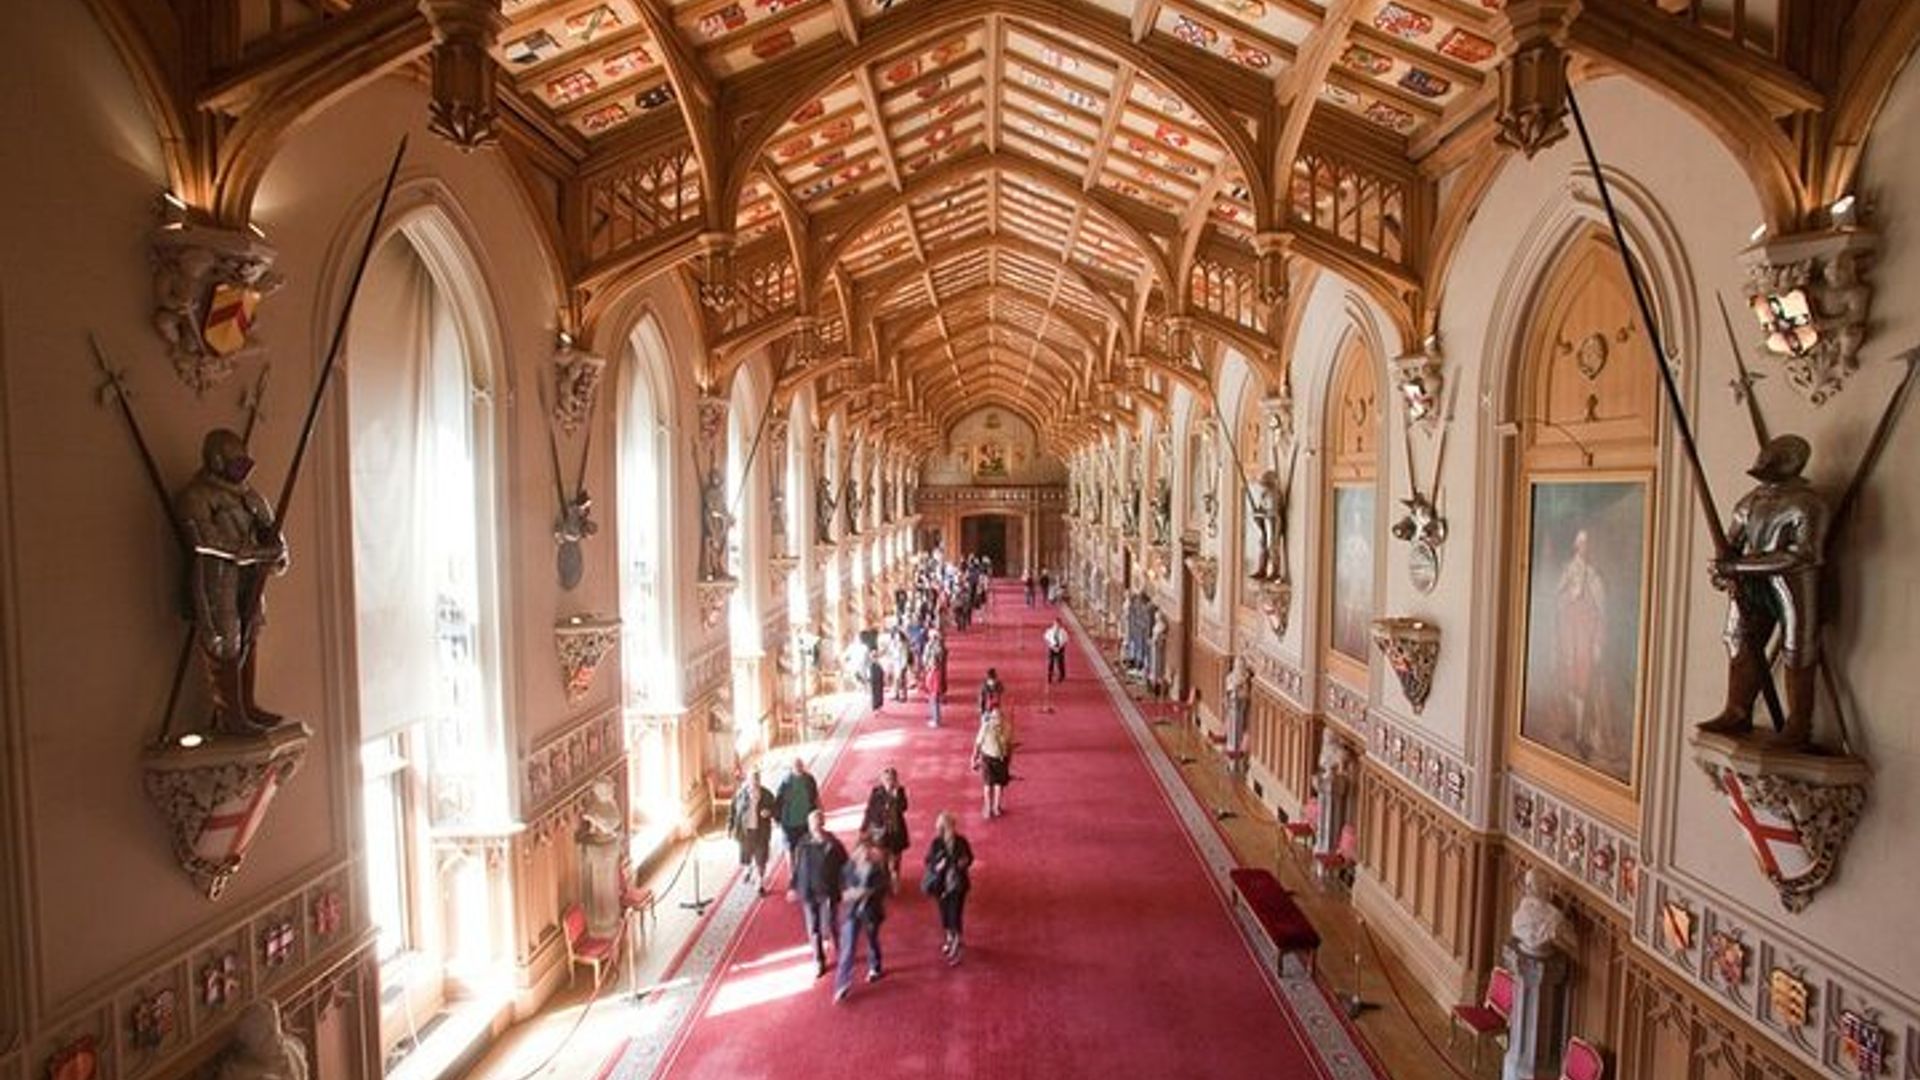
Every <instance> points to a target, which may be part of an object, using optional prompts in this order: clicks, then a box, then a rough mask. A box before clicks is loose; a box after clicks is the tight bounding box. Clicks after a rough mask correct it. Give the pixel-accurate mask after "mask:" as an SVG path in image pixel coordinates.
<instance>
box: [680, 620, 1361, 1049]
mask: <svg viewBox="0 0 1920 1080" xmlns="http://www.w3.org/2000/svg"><path fill="white" fill-rule="evenodd" d="M1047 615H1048V612H1047V609H1046V608H1044V607H1041V608H1037V609H1028V608H1027V607H1025V606H1024V605H1023V604H1022V603H1021V600H1020V595H1019V592H1018V590H1017V588H1010V587H1005V586H1003V587H1002V588H1001V589H1000V590H999V591H998V592H997V594H996V596H995V598H994V601H993V607H992V610H991V611H990V612H989V614H988V617H987V619H986V620H985V625H984V626H982V625H980V624H978V623H976V625H975V627H974V629H972V630H971V631H968V632H966V633H954V634H950V635H949V643H950V645H951V649H952V656H951V661H950V664H951V667H950V671H951V678H952V685H953V688H954V689H953V692H952V693H951V694H949V695H948V702H947V708H946V718H945V719H946V726H945V727H943V728H941V729H940V730H937V731H936V730H932V729H929V728H928V727H927V726H926V706H925V703H924V702H923V701H921V700H920V699H919V697H918V695H916V696H915V697H914V699H913V700H910V701H909V702H907V703H906V704H892V703H890V704H889V705H888V706H887V708H886V709H885V710H884V711H883V712H881V713H879V714H877V715H875V716H872V717H869V718H868V719H866V720H865V721H863V722H862V723H861V725H860V727H859V729H858V731H857V732H856V733H855V734H854V737H853V741H852V743H851V744H850V745H849V746H848V749H847V752H846V755H845V756H844V757H843V758H842V760H841V761H840V763H839V765H838V767H837V768H836V769H835V771H834V772H833V774H832V775H831V776H830V777H828V778H827V779H826V781H825V782H824V783H823V791H824V794H825V802H826V805H827V807H828V810H829V813H830V815H831V817H830V827H831V828H832V829H833V831H834V832H835V833H837V834H838V835H839V836H840V837H841V838H842V839H843V840H850V839H851V837H852V834H853V832H854V830H855V827H856V826H857V823H858V815H859V812H860V809H861V808H862V807H863V806H864V804H865V800H866V794H867V791H868V789H869V788H870V787H871V785H872V783H873V782H874V779H875V777H876V775H877V774H878V772H879V770H880V769H881V768H882V767H883V766H885V765H888V764H891V765H894V766H896V767H898V769H899V770H900V775H901V778H902V782H903V783H904V784H905V785H906V787H907V790H908V794H909V796H910V797H911V801H912V809H911V813H910V814H909V819H910V824H911V831H912V834H913V844H914V846H913V848H912V849H910V850H909V851H908V852H907V855H906V863H905V870H904V873H903V876H904V877H905V878H906V881H905V882H903V883H902V887H901V891H900V894H899V895H898V896H897V897H895V898H894V901H893V903H892V905H891V907H890V909H889V914H888V919H887V923H886V926H885V929H884V932H883V944H884V947H885V953H886V968H887V974H886V978H884V979H883V980H882V981H880V982H878V983H874V984H868V983H865V982H856V984H855V989H854V991H853V994H852V996H851V997H850V998H849V999H848V1000H847V1001H846V1002H844V1003H842V1004H839V1005H835V1004H834V1003H833V1001H832V999H831V996H830V986H829V984H830V982H831V978H828V979H822V980H820V981H818V982H816V981H815V980H814V978H813V964H812V959H811V956H810V955H808V953H807V952H806V949H805V941H806V938H805V934H804V931H803V930H802V927H801V921H800V913H799V910H798V908H797V907H796V906H794V905H792V904H789V903H787V902H786V901H785V900H784V899H783V898H782V897H781V896H779V895H777V894H776V895H771V896H769V897H768V898H767V899H766V900H764V901H761V902H760V903H759V904H758V906H757V907H756V909H755V910H754V911H753V912H752V914H751V915H750V916H749V917H748V919H747V920H746V922H745V923H744V925H743V926H742V927H741V928H740V930H739V932H738V934H737V936H736V937H735V939H734V940H733V941H732V943H731V945H730V948H729V949H728V951H727V953H726V954H725V957H724V959H723V960H722V962H721V964H720V966H719V967H718V969H717V970H718V972H719V974H718V975H717V977H716V978H714V979H713V980H711V981H710V982H709V983H708V985H707V986H706V987H705V989H704V991H703V995H702V997H701V999H700V1001H699V1003H698V1005H697V1006H696V1008H695V1011H694V1016H695V1017H696V1019H695V1020H694V1021H693V1023H692V1024H691V1025H689V1026H688V1028H687V1029H686V1030H684V1031H682V1032H681V1033H680V1034H679V1036H678V1041H677V1043H676V1045H674V1046H673V1047H672V1048H671V1049H669V1051H668V1053H667V1055H666V1056H665V1058H664V1059H663V1065H662V1069H661V1075H664V1076H673V1077H698V1078H707V1077H725V1078H736V1077H738V1078H744V1077H810V1076H838V1075H847V1074H854V1075H860V1074H868V1075H874V1076H885V1077H895V1076H952V1077H972V1076H988V1075H998V1076H1002V1077H1024V1076H1031V1077H1083V1076H1084V1077H1153V1078H1162V1077H1206V1078H1209V1080H1221V1078H1227V1077H1241V1076H1244V1077H1260V1078H1263V1080H1273V1078H1286V1077H1301V1078H1318V1077H1324V1076H1327V1075H1328V1072H1327V1070H1325V1069H1324V1068H1323V1067H1322V1066H1321V1065H1320V1064H1319V1063H1318V1059H1317V1058H1316V1056H1315V1055H1314V1053H1313V1051H1312V1050H1310V1049H1309V1048H1308V1046H1307V1044H1306V1042H1305V1041H1304V1036H1303V1034H1302V1028H1301V1025H1300V1023H1299V1022H1298V1021H1297V1020H1296V1019H1295V1018H1294V1017H1293V1014H1292V1013H1291V1012H1290V1011H1289V1010H1287V1009H1286V1008H1285V1007H1283V1006H1282V1005H1281V1003H1280V1001H1279V999H1278V998H1277V997H1276V995H1275V992H1274V990H1273V989H1272V988H1271V986H1270V985H1269V982H1268V981H1267V979H1266V978H1265V977H1263V975H1262V974H1261V971H1260V969H1259V967H1258V966H1257V963H1258V962H1257V961H1256V959H1255V958H1254V956H1253V955H1252V953H1251V952H1250V951H1249V950H1248V947H1247V945H1246V944H1245V943H1244V942H1243V940H1242V939H1241V937H1240V934H1239V931H1238V930H1237V928H1236V927H1235V926H1234V924H1233V923H1232V922H1231V920H1230V919H1229V916H1228V913H1227V909H1226V907H1225V905H1224V904H1223V901H1222V899H1221V897H1220V894H1219V893H1218V891H1217V890H1216V889H1215V888H1214V886H1213V885H1212V884H1211V883H1210V882H1209V880H1208V878H1207V874H1206V870H1205V867H1204V866H1203V865H1202V863H1201V862H1200V861H1199V859H1198V858H1197V857H1196V855H1195V852H1194V849H1193V847H1192V845H1191V844H1190V842H1189V841H1188V839H1187V836H1186V834H1185V833H1184V832H1183V831H1182V828H1181V826H1180V823H1179V822H1178V821H1177V820H1176V819H1175V817H1174V815H1173V812H1172V810H1171V809H1170V807H1169V805H1168V803H1167V802H1166V800H1165V798H1164V797H1163V796H1162V794H1161V792H1160V790H1159V789H1158V787H1157V786H1156V784H1155V781H1154V779H1153V777H1152V776H1151V775H1150V774H1149V772H1148V770H1147V768H1146V765H1145V763H1144V762H1143V760H1142V759H1141V757H1140V755H1139V752H1138V750H1137V749H1136V748H1135V746H1134V744H1133V743H1132V742H1131V741H1130V740H1129V738H1128V735H1127V734H1126V732H1125V731H1124V730H1123V729H1122V727H1121V722H1120V719H1119V717H1118V716H1117V715H1116V714H1115V712H1114V708H1113V705H1112V703H1111V702H1110V700H1109V699H1108V696H1107V693H1106V691H1105V690H1104V689H1103V688H1102V686H1101V683H1100V681H1099V679H1098V677H1097V676H1096V674H1095V673H1094V672H1093V671H1091V670H1090V669H1089V660H1088V658H1087V655H1086V653H1085V652H1084V651H1083V650H1082V649H1079V648H1075V649H1072V650H1070V654H1069V661H1068V664H1069V676H1070V677H1069V679H1068V681H1067V682H1066V683H1065V684H1064V685H1060V686H1056V687H1055V688H1054V694H1053V705H1054V707H1055V711H1054V712H1053V713H1051V714H1048V713H1044V712H1043V711H1042V710H1041V705H1042V703H1043V696H1042V694H1043V684H1044V674H1045V668H1046V665H1045V657H1044V652H1043V646H1042V645H1041V643H1040V631H1041V629H1042V628H1043V627H1044V626H1045V623H1046V618H1047ZM990 663H991V664H993V665H995V666H997V667H998V668H999V670H1000V676H1001V678H1002V679H1003V680H1005V682H1006V683H1007V687H1008V694H1007V703H1008V705H1009V706H1010V707H1011V711H1012V714H1013V717H1014V723H1015V726H1016V730H1017V737H1018V739H1019V742H1020V747H1019V752H1018V754H1017V755H1016V758H1015V762H1014V764H1015V768H1014V773H1015V776H1016V778H1017V779H1016V780H1015V782H1014V783H1013V784H1012V785H1011V786H1010V787H1009V788H1008V790H1007V796H1006V804H1005V805H1006V813H1005V814H1004V815H1003V816H1001V817H999V818H996V819H994V820H992V821H987V820H983V819H982V818H981V815H980V789H979V786H978V782H977V778H976V776H975V775H974V774H973V773H972V772H971V771H969V769H968V767H967V765H968V758H969V752H970V748H971V746H972V736H973V730H974V727H975V725H976V720H977V714H976V713H975V712H974V710H973V707H972V702H973V699H974V695H975V692H976V689H977V687H978V685H979V681H980V679H981V677H982V675H983V674H984V672H985V669H986V667H987V666H988V664H990ZM776 761H777V759H776ZM942 808H950V809H954V810H956V811H959V812H960V814H961V820H962V825H961V828H962V831H963V832H965V833H966V834H967V835H968V836H969V837H970V838H971V839H972V841H973V845H974V850H975V853H976V858H977V862H976V865H975V867H974V875H973V878H974V889H973V895H972V899H971V901H970V902H969V904H968V909H967V954H966V957H965V961H964V963H962V964H961V966H959V967H957V968H950V967H948V966H947V965H946V964H945V962H944V961H943V959H942V957H941V955H940V939H941V936H940V926H939V916H938V912H937V911H936V910H935V908H934V905H933V902H932V901H931V900H929V899H927V898H926V897H924V896H921V895H920V894H919V891H918V889H917V887H916V886H917V883H918V880H919V869H920V858H921V856H922V854H923V853H924V851H925V844H926V841H927V839H928V838H929V837H930V836H931V834H932V831H933V818H934V815H935V814H936V813H937V812H938V811H939V810H941V809H942ZM735 887H736V888H737V887H738V886H737V885H736V886H735Z"/></svg>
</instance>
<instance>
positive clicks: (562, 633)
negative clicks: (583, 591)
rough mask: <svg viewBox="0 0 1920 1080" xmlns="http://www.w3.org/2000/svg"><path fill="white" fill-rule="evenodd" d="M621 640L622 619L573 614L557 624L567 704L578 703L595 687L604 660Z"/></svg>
mask: <svg viewBox="0 0 1920 1080" xmlns="http://www.w3.org/2000/svg"><path fill="white" fill-rule="evenodd" d="M619 643H620V620H619V619H616V618H607V617H601V616H591V615H573V616H569V617H567V618H564V619H561V620H560V621H559V622H556V623H554V624H553V644H554V647H555V649H556V650H558V652H559V654H560V680H561V682H562V684H563V685H565V687H566V690H567V704H569V705H578V704H579V703H580V702H581V701H582V700H584V699H585V698H586V696H587V694H588V692H589V691H591V690H592V689H593V676H594V674H595V673H596V672H598V671H599V670H600V663H601V661H603V660H605V659H606V658H607V655H608V654H609V653H611V652H612V651H613V647H614V646H615V645H618V644H619Z"/></svg>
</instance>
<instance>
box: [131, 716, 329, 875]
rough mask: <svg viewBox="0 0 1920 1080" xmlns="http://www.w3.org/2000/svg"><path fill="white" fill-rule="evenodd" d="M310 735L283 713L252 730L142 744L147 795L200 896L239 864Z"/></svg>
mask: <svg viewBox="0 0 1920 1080" xmlns="http://www.w3.org/2000/svg"><path fill="white" fill-rule="evenodd" d="M311 739H312V735H311V733H310V732H309V731H308V730H307V726H306V725H305V724H301V723H298V722H292V721H287V722H282V723H281V724H280V725H279V726H277V727H274V728H271V729H269V730H267V731H265V732H262V733H259V734H252V735H226V734H218V735H207V736H198V735H195V736H187V737H185V738H182V739H181V740H180V741H179V742H173V743H167V744H165V745H163V746H158V747H154V748H152V749H150V750H148V751H147V752H146V755H145V757H144V759H143V761H142V762H141V768H142V770H143V771H144V772H145V773H146V789H147V797H148V798H150V799H152V800H153V804H154V806H155V807H157V808H158V809H159V810H160V815H161V816H162V817H163V818H165V819H166V822H167V831H168V832H169V833H170V834H171V836H172V838H173V853H174V857H175V858H177V859H179V860H180V868H181V869H182V870H185V871H186V872H187V875H188V876H189V877H191V878H192V879H193V883H194V885H195V886H196V887H197V888H199V889H200V891H201V892H204V893H205V894H206V895H207V899H209V900H218V899H220V894H221V893H222V892H224V891H226V887H227V883H228V882H229V881H231V880H233V875H234V874H236V873H238V872H239V871H240V864H241V862H242V861H244V860H245V859H246V856H247V851H248V850H249V849H250V848H251V847H252V846H253V842H254V840H255V839H256V838H258V837H259V835H260V827H261V825H262V824H264V823H265V821H266V817H267V811H268V810H269V809H270V808H271V807H272V806H273V800H274V796H275V795H277V794H279V791H280V788H281V787H283V786H285V784H286V782H287V781H288V780H289V779H291V778H292V776H293V774H294V773H295V772H296V771H298V770H299V768H300V763H301V761H303V760H304V759H305V758H306V755H307V744H308V743H309V742H310V741H311Z"/></svg>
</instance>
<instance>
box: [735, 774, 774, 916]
mask: <svg viewBox="0 0 1920 1080" xmlns="http://www.w3.org/2000/svg"><path fill="white" fill-rule="evenodd" d="M727 835H728V836H730V837H732V838H733V841H734V843H736V844H739V845H740V865H741V866H744V867H746V868H747V877H748V878H750V879H752V881H753V894H754V895H755V896H765V895H767V854H768V852H767V849H768V848H769V847H771V846H772V843H773V792H771V791H768V790H767V789H766V786H765V785H763V784H762V783H761V782H760V766H758V765H755V766H754V767H752V768H750V769H748V770H747V778H746V780H745V781H744V782H742V783H741V785H740V790H739V791H736V792H734V795H733V805H732V807H731V808H730V809H729V812H728V814H727Z"/></svg>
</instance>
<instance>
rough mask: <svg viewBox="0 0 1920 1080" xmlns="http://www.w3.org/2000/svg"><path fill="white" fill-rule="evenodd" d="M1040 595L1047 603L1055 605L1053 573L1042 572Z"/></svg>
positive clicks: (1048, 571)
mask: <svg viewBox="0 0 1920 1080" xmlns="http://www.w3.org/2000/svg"><path fill="white" fill-rule="evenodd" d="M1040 595H1041V596H1043V597H1045V598H1046V601H1047V603H1049V604H1051V603H1053V572H1052V571H1050V570H1042V571H1040Z"/></svg>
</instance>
